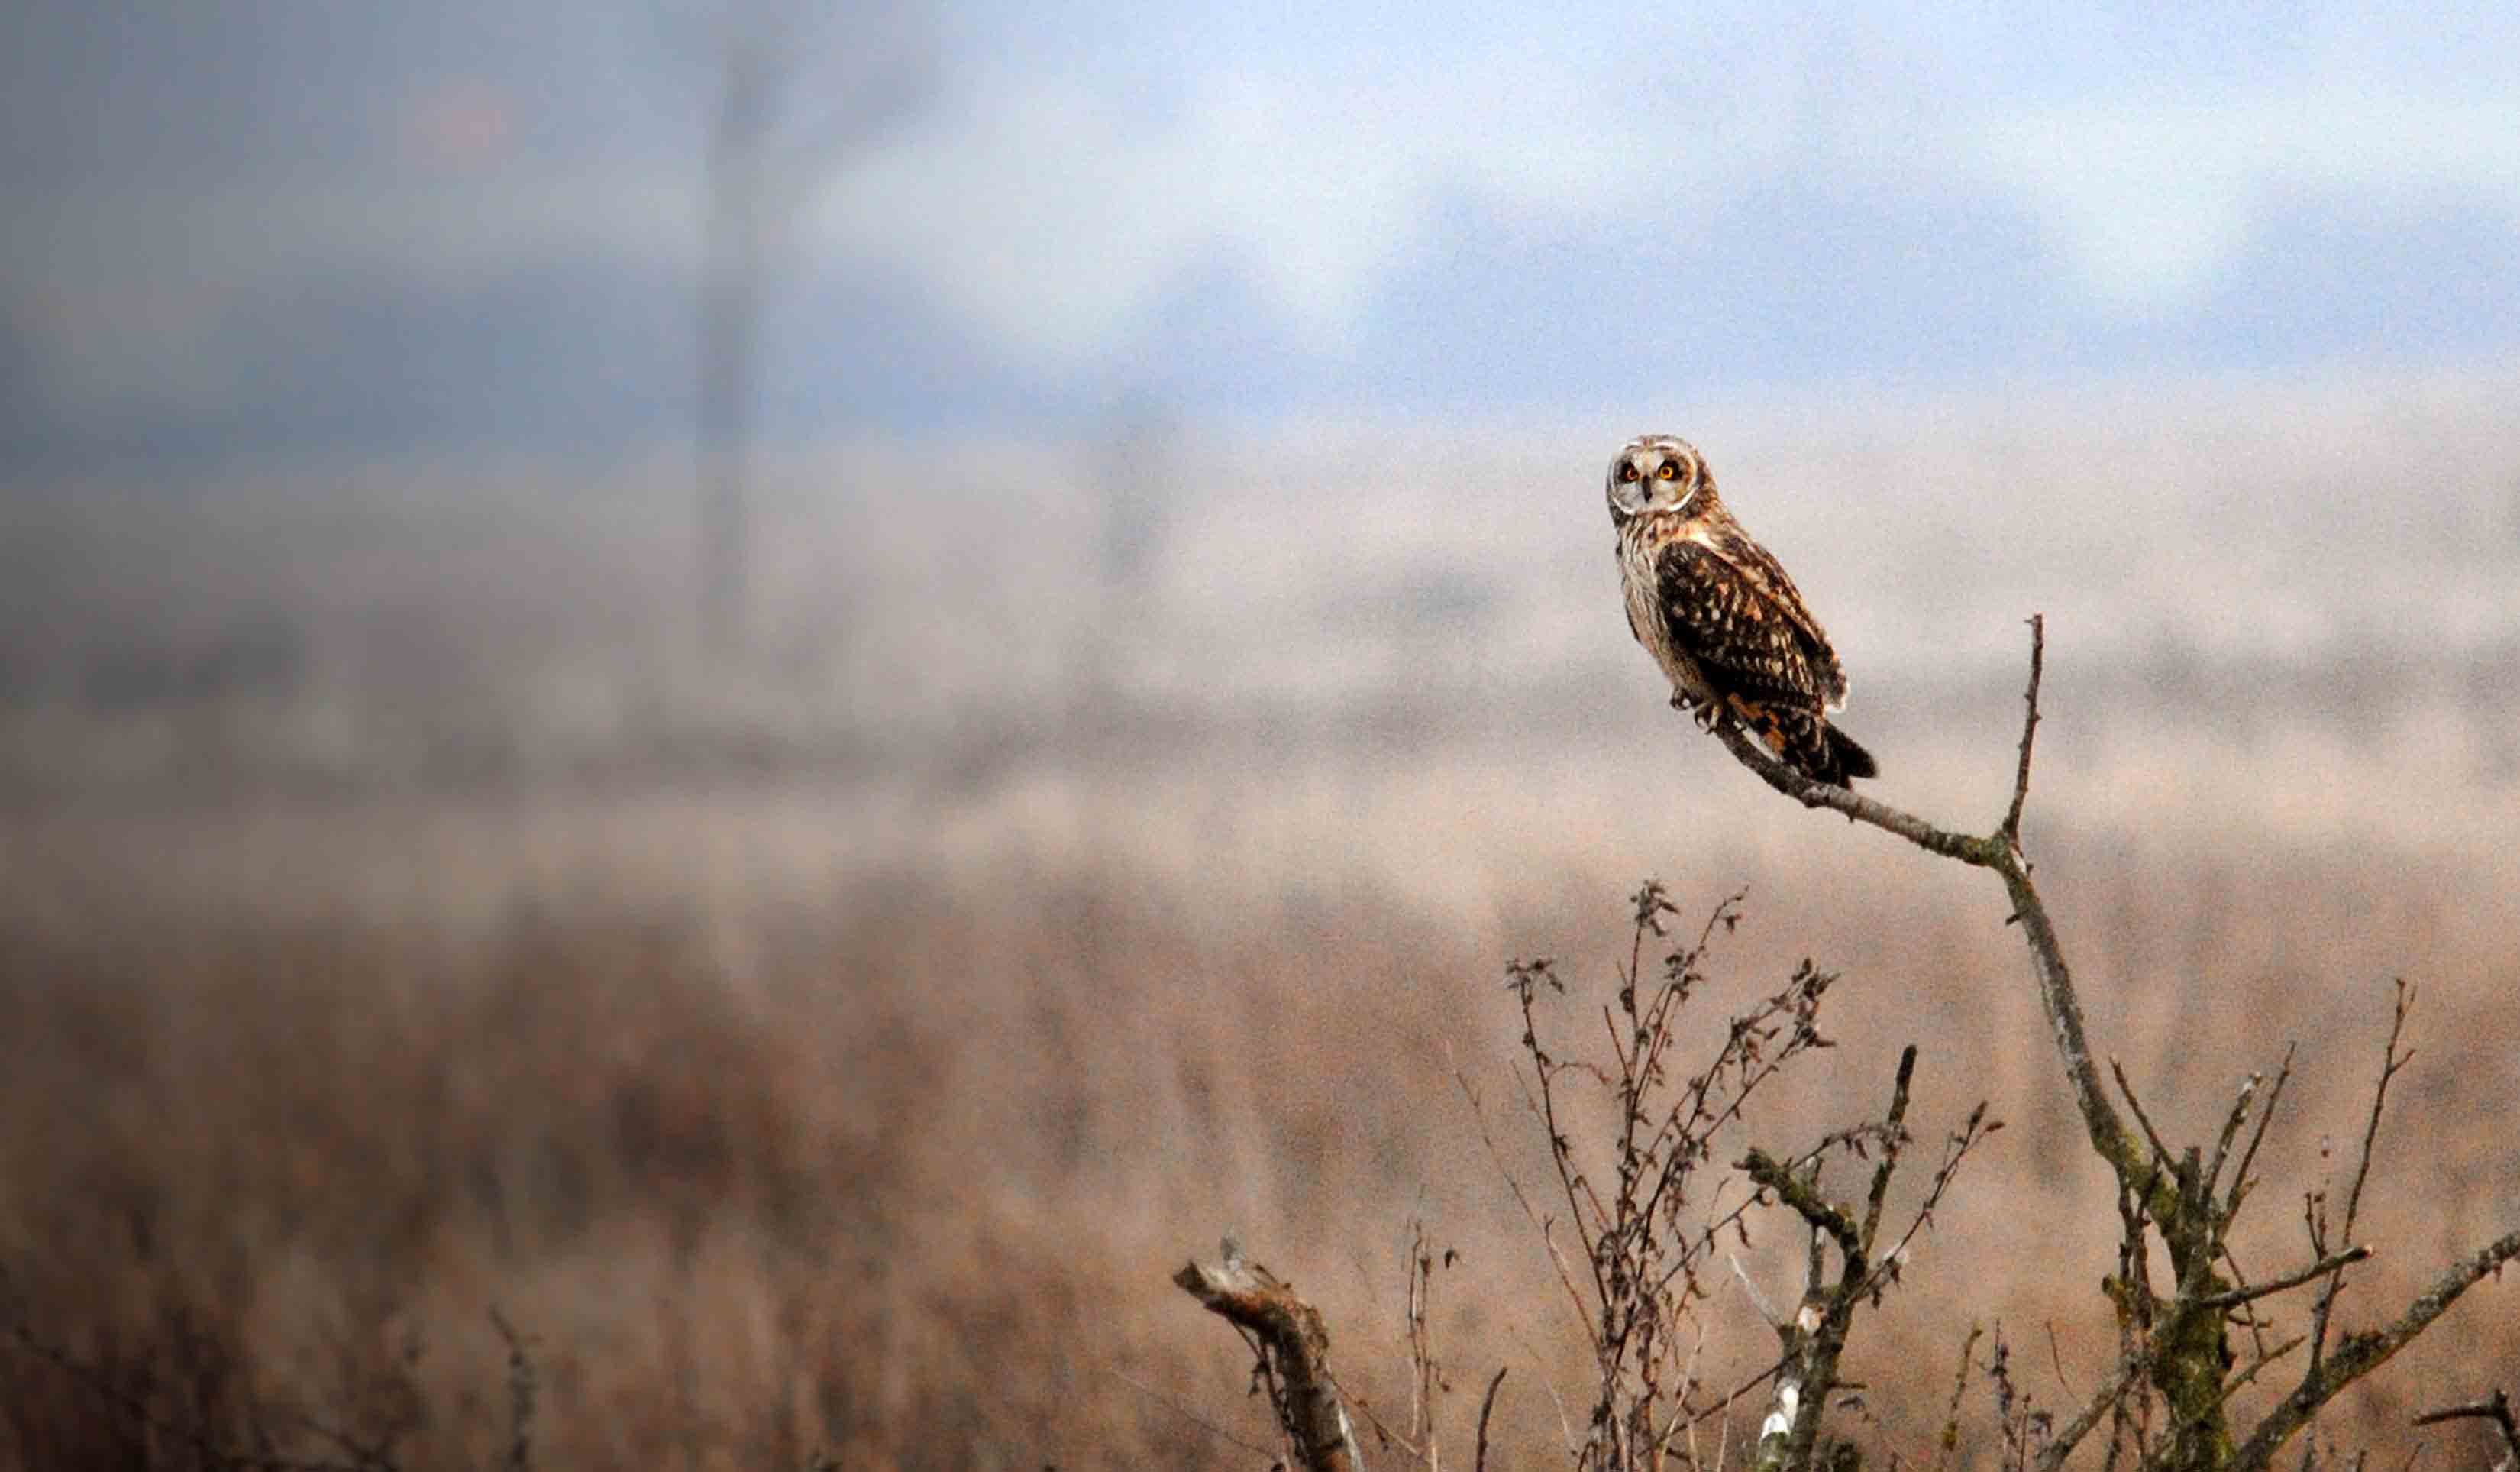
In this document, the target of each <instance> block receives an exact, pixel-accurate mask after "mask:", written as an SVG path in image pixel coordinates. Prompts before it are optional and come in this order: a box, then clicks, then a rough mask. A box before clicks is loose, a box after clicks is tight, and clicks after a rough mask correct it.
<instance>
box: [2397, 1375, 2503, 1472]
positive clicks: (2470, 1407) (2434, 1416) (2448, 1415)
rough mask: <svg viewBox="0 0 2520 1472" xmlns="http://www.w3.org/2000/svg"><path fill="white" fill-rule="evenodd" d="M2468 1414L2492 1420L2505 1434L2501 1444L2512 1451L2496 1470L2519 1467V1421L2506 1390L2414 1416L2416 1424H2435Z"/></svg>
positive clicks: (2464, 1416)
mask: <svg viewBox="0 0 2520 1472" xmlns="http://www.w3.org/2000/svg"><path fill="white" fill-rule="evenodd" d="M2469 1417H2475V1418H2478V1419H2483V1420H2489V1421H2492V1422H2493V1423H2494V1424H2495V1426H2496V1428H2497V1429H2498V1430H2499V1431H2500V1432H2501V1433H2502V1445H2503V1446H2504V1447H2505V1448H2507V1449H2509V1450H2510V1452H2511V1454H2510V1455H2509V1456H2507V1457H2504V1458H2503V1459H2502V1460H2500V1461H2498V1462H2497V1463H2496V1464H2495V1472H2504V1469H2505V1468H2520V1423H2515V1422H2514V1421H2513V1420H2512V1417H2511V1397H2510V1395H2509V1394H2508V1393H2507V1392H2505V1391H2502V1390H2499V1389H2498V1390H2496V1391H2495V1392H2494V1394H2493V1396H2492V1397H2490V1398H2489V1399H2487V1400H2483V1401H2470V1402H2467V1403H2463V1404H2459V1405H2445V1406H2443V1407H2442V1408H2441V1409H2439V1410H2428V1411H2425V1412H2424V1413H2423V1414H2422V1415H2419V1416H2417V1417H2415V1422H2414V1423H2415V1424H2416V1425H2418V1426H2434V1425H2438V1424H2440V1423H2441V1422H2443V1421H2455V1420H2462V1419H2466V1418H2469Z"/></svg>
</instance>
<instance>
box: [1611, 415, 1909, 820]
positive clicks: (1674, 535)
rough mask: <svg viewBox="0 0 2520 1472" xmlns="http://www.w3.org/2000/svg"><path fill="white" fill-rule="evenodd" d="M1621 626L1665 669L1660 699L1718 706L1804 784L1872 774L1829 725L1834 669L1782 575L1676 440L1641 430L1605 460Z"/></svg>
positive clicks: (1815, 626)
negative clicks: (1624, 609) (1665, 690)
mask: <svg viewBox="0 0 2520 1472" xmlns="http://www.w3.org/2000/svg"><path fill="white" fill-rule="evenodd" d="M1603 490H1604V491H1605V493H1606V494H1607V495H1608V497H1609V501H1610V525H1611V526H1612V527H1613V528H1615V529H1617V531H1618V534H1619V580H1620V581H1621V582H1622V583H1623V584H1624V585H1625V587H1626V591H1627V601H1628V629H1629V631H1630V632H1632V633H1634V634H1635V635H1636V636H1637V642H1638V643H1640V644H1642V645H1643V646H1644V647H1645V652H1646V653H1648V654H1650V655H1652V656H1653V657H1654V663H1655V664H1657V665H1659V666H1661V667H1662V672H1663V673H1664V674H1666V675H1668V676H1670V678H1671V703H1672V705H1673V706H1674V707H1676V708H1678V709H1681V710H1685V711H1691V712H1693V713H1695V714H1696V716H1697V721H1698V724H1699V725H1701V726H1704V727H1707V728H1708V729H1712V728H1713V727H1714V724H1715V722H1716V721H1717V720H1718V719H1720V718H1722V717H1723V716H1726V715H1730V716H1732V717H1733V718H1734V719H1735V720H1737V721H1739V722H1740V724H1741V726H1742V728H1743V729H1744V730H1747V731H1749V732H1750V733H1752V734H1753V735H1755V736H1757V737H1758V738H1759V739H1760V740H1761V741H1763V742H1765V743H1766V744H1767V746H1768V749H1769V750H1770V751H1773V752H1775V753H1776V754H1777V756H1778V758H1779V759H1782V760H1783V761H1784V762H1785V763H1786V764H1787V765H1789V766H1791V767H1793V768H1794V769H1795V770H1796V771H1799V772H1801V773H1802V774H1803V775H1804V776H1806V777H1809V778H1811V779H1812V780H1813V781H1816V782H1828V783H1833V784H1835V785H1836V786H1839V787H1844V786H1846V785H1847V784H1848V782H1849V781H1850V780H1852V779H1853V778H1856V777H1870V776H1874V775H1876V774H1877V772H1878V768H1877V767H1875V766H1874V765H1873V761H1872V754H1871V753H1869V752H1867V751H1866V750H1865V749H1864V748H1862V747H1860V746H1858V745H1856V744H1855V739H1854V738H1853V737H1851V736H1849V735H1847V734H1846V733H1845V732H1844V731H1841V730H1839V729H1838V728H1837V727H1835V726H1833V725H1831V724H1829V721H1828V713H1829V712H1830V711H1833V710H1835V709H1837V708H1838V707H1840V706H1842V705H1844V704H1846V671H1845V669H1844V668H1842V667H1839V665H1838V663H1837V651H1835V650H1833V649H1831V648H1829V645H1828V635H1827V634H1826V633H1824V632H1823V631H1822V629H1821V626H1820V621H1819V620H1818V619H1815V618H1813V617H1812V614H1811V610H1810V609H1808V608H1805V607H1804V606H1803V597H1802V594H1801V593H1799V592H1796V591H1795V590H1794V580H1793V579H1792V578H1790V577H1787V576H1786V575H1785V570H1784V569H1783V568H1780V567H1778V566H1777V560H1776V559H1775V558H1774V557H1771V556H1769V555H1768V549H1767V548H1765V547H1762V546H1760V545H1759V544H1758V543H1757V542H1755V541H1753V540H1751V539H1750V533H1749V532H1747V531H1744V530H1743V529H1741V524H1740V523H1739V522H1736V521H1734V520H1733V513H1732V512H1731V511H1730V510H1728V509H1727V508H1726V507H1725V505H1724V502H1723V499H1722V498H1721V497H1719V496H1718V495H1717V494H1716V493H1715V475H1714V473H1713V472H1712V471H1709V470H1708V469H1707V468H1706V461H1705V459H1704V458H1703V457H1702V456H1700V455H1699V454H1698V453H1697V449H1696V447H1695V446H1693V445H1691V444H1690V443H1689V442H1688V440H1686V439H1680V438H1676V437H1672V436H1669V435H1646V436H1643V437H1639V438H1636V439H1631V440H1629V441H1628V442H1627V444H1626V445H1625V446H1623V447H1622V448H1621V449H1620V450H1619V453H1618V454H1617V455H1616V456H1615V457H1613V458H1612V459H1611V461H1610V475H1609V480H1608V482H1607V483H1606V484H1605V485H1604V486H1603Z"/></svg>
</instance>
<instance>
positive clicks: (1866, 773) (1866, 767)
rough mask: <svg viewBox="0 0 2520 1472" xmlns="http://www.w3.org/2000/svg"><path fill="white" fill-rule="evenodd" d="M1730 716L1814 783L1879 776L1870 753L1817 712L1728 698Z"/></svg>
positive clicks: (1833, 783)
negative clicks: (1730, 708)
mask: <svg viewBox="0 0 2520 1472" xmlns="http://www.w3.org/2000/svg"><path fill="white" fill-rule="evenodd" d="M1730 704H1731V706H1732V710H1733V715H1734V716H1736V717H1737V718H1739V720H1740V721H1741V722H1742V724H1744V725H1746V726H1747V727H1749V729H1750V730H1751V732H1752V733H1753V734H1755V735H1756V736H1758V737H1759V739H1760V740H1762V741H1764V742H1766V743H1767V746H1768V750H1770V751H1772V752H1774V753H1776V754H1777V756H1778V758H1779V759H1782V760H1783V761H1784V763H1785V764H1786V765H1788V766H1790V767H1792V768H1793V769H1794V770H1796V771H1798V772H1801V773H1802V774H1803V775H1804V776H1806V777H1809V778H1811V779H1812V780H1813V781H1815V782H1826V783H1828V784H1829V785H1831V786H1833V787H1844V786H1846V785H1847V784H1849V783H1851V782H1853V781H1854V780H1855V779H1856V778H1858V777H1873V776H1878V775H1880V772H1881V768H1880V767H1879V766H1878V765H1876V764H1875V763H1874V762H1873V760H1872V754H1871V753H1870V752H1868V751H1866V750H1865V749H1864V748H1863V747H1861V746H1859V745H1857V744H1856V740H1855V738H1854V737H1852V736H1849V735H1847V734H1846V733H1845V732H1844V731H1841V730H1839V729H1838V728H1837V727H1835V726H1833V725H1831V724H1829V723H1828V721H1827V720H1826V719H1825V718H1823V716H1822V715H1821V713H1819V712H1817V711H1811V710H1797V709H1795V708H1792V707H1788V706H1779V705H1770V704H1767V703H1765V702H1761V701H1754V700H1750V699H1747V698H1745V697H1742V696H1738V695H1735V696H1733V697H1732V698H1731V701H1730Z"/></svg>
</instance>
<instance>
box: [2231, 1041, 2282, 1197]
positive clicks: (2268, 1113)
mask: <svg viewBox="0 0 2520 1472" xmlns="http://www.w3.org/2000/svg"><path fill="white" fill-rule="evenodd" d="M2300 1047H2301V1044H2300V1043H2298V1042H2287V1043H2285V1044H2284V1055H2283V1066H2282V1067H2280V1068H2278V1069H2276V1070H2275V1081H2274V1086H2273V1088H2270V1089H2268V1090H2267V1103H2266V1107H2265V1108H2264V1109H2261V1110H2259V1111H2258V1127H2257V1128H2255V1129H2252V1130H2250V1131H2249V1148H2248V1149H2246V1150H2243V1151H2241V1152H2240V1168H2239V1169H2238V1170H2237V1171H2234V1172H2233V1173H2231V1184H2230V1186H2229V1187H2228V1189H2227V1190H2226V1191H2225V1192H2224V1195H2223V1216H2224V1219H2226V1220H2228V1219H2230V1218H2231V1217H2233V1216H2235V1215H2237V1214H2238V1212H2239V1210H2240V1202H2241V1201H2242V1200H2243V1199H2245V1198H2246V1197H2247V1196H2248V1194H2249V1167H2250V1166H2252V1165H2254V1164H2256V1162H2257V1159H2258V1146H2259V1144H2260V1143H2261V1142H2262V1141H2264V1140H2265V1139H2266V1137H2267V1126H2268V1125H2270V1124H2272V1123H2273V1121H2274V1117H2275V1104H2276V1103H2277V1102H2278V1101H2279V1100H2281V1099H2282V1098H2283V1091H2284V1085H2285V1084H2286V1083H2289V1082H2291V1081H2292V1055H2293V1054H2294V1053H2295V1052H2296V1051H2298V1050H2299V1049H2300Z"/></svg>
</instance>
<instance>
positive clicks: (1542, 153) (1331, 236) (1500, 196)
mask: <svg viewBox="0 0 2520 1472" xmlns="http://www.w3.org/2000/svg"><path fill="white" fill-rule="evenodd" d="M1593 80H1594V79H1593V78H1592V77H1590V76H1589V75H1587V74H1585V73H1583V72H1573V71H1570V72H1566V73H1562V74H1560V75H1559V76H1558V77H1557V78H1556V79H1555V80H1546V79H1543V78H1542V77H1541V76H1539V75H1536V74H1535V73H1533V72H1532V71H1531V70H1530V69H1528V67H1527V66H1526V67H1522V68H1517V67H1515V66H1514V65H1513V64H1512V63H1511V61H1510V60H1509V59H1502V58H1501V59H1496V60H1493V61H1490V62H1487V63H1483V64H1480V65H1477V66H1461V65H1457V66H1452V67H1447V68H1440V69H1426V70H1425V71H1424V72H1423V73H1421V74H1418V75H1415V76H1410V77H1405V78H1394V79H1391V80H1387V81H1382V82H1379V83H1372V84H1364V85H1339V84H1334V83H1333V82H1331V81H1330V80H1329V79H1327V78H1323V77H1319V76H1314V75H1300V74H1282V75H1271V76H1263V75H1256V74H1237V75H1229V76H1226V77H1223V78H1219V79H1217V80H1215V81H1213V82H1210V83H1207V84H1203V85H1201V86H1200V87H1198V88H1197V89H1196V90H1195V91H1194V92H1193V93H1192V94H1191V96H1190V97H1189V98H1188V99H1187V100H1186V101H1185V102H1183V103H1182V104H1181V105H1180V106H1179V107H1178V108H1177V109H1175V110H1173V111H1172V113H1171V115H1169V116H1163V117H1156V116H1150V115H1148V113H1147V110H1144V109H1137V110H1133V109H1132V108H1131V107H1130V106H1128V105H1126V104H1124V103H1121V102H1119V101H1115V100H1114V99H1112V98H1110V97H1108V96H1106V95H1103V94H1101V93H1098V92H1096V91H1094V90H1092V89H1090V88H1089V87H1087V86H1085V85H1083V84H1081V83H1079V82H1076V81H1073V80H1068V81H1053V80H1027V81H1014V82H1010V83H1009V84H1008V85H1007V86H1005V87H1002V88H990V89H988V93H989V98H990V101H989V104H988V106H986V107H985V108H981V109H975V110H972V111H970V112H967V113H965V114H962V115H959V116H955V117H952V118H949V119H944V120H942V123H941V125H940V126H937V127H934V128H931V129H930V130H928V131H926V132H924V133H922V134H921V135H919V136H916V137H911V138H905V139H903V140H901V141H900V142H898V143H897V144H896V145H895V146H893V147H892V148H890V149H889V150H887V151H886V152H885V153H883V154H882V155H880V156H877V157H876V158H873V159H870V160H867V161H864V162H863V163H861V164H860V165H858V166H856V167H853V168H852V169H850V170H849V172H848V174H847V175H846V177H845V178H843V179H842V180H841V181H839V182H838V183H837V184H836V185H835V186H834V187H833V189H832V192H831V194H830V195H829V196H828V198H827V201H826V204H825V205H824V207H822V208H821V210H820V211H819V234H820V240H821V244H822V247H823V249H825V250H828V251H830V252H832V253H838V254H841V255H845V256H848V257H851V258H855V259H858V260H873V261H877V262H880V263H882V264H883V265H885V266H886V267H887V268H889V269H892V270H894V271H896V272H898V273H900V274H902V275H903V276H905V277H907V278H908V279H911V280H913V281H916V282H919V283H920V284H921V285H922V288H923V289H924V290H925V291H926V292H928V293H929V294H931V295H932V297H933V298H934V299H936V301H937V302H938V303H939V304H940V305H942V306H944V307H945V308H946V309H947V310H949V311H951V312H953V313H954V314H956V315H959V316H962V317H965V318H966V319H967V320H968V321H970V322H971V323H972V324H973V325H974V326H975V327H976V328H977V329H978V331H979V334H980V335H981V336H983V337H985V338H987V339H989V340H992V341H995V342H997V343H999V344H1001V345H1004V346H1005V347H1006V348H1007V349H1008V350H1010V351H1011V352H1012V353H1014V354H1016V355H1018V356H1020V357H1022V358H1025V359H1028V360H1031V361H1033V362H1035V363H1037V364H1039V365H1042V366H1048V367H1065V366H1073V365H1075V364H1078V363H1081V362H1084V361H1087V360H1090V359H1092V358H1094V357H1095V356H1096V355H1097V354H1099V353H1101V352H1102V351H1103V350H1105V349H1107V348H1108V347H1109V346H1110V345H1112V344H1113V343H1114V341H1115V340H1118V339H1121V338H1124V337H1125V336H1126V335H1127V334H1128V333H1129V332H1130V331H1131V330H1132V329H1133V328H1134V327H1135V326H1137V325H1138V324H1139V323H1141V322H1142V321H1143V319H1144V317H1145V316H1146V314H1147V313H1148V312H1149V311H1150V310H1151V309H1152V308H1153V306H1154V305H1155V304H1156V303H1157V302H1158V301H1159V300H1160V299H1162V297H1163V296H1164V294H1165V293H1166V292H1168V291H1169V290H1171V289H1173V288H1174V287H1176V286H1177V285H1178V284H1179V283H1181V282H1182V281H1184V280H1185V279H1186V278H1188V277H1189V276H1190V275H1192V273H1193V272H1194V271H1196V270H1197V269H1199V268H1200V267H1202V266H1208V265H1212V264H1214V263H1216V262H1218V261H1223V262H1226V263H1228V264H1230V265H1232V266H1233V267H1235V268H1237V269H1238V270H1240V271H1242V272H1244V273H1245V274H1247V275H1248V277H1249V278H1250V279H1251V280H1252V281H1253V282H1254V283H1255V285H1256V286H1257V288H1258V292H1259V295H1260V296H1261V298H1262V299H1263V300H1265V301H1266V302H1268V303H1269V304H1270V305H1271V306H1272V307H1274V309H1276V310H1277V311H1279V312H1281V313H1283V317H1284V319H1285V324H1286V325H1287V326H1288V327H1290V328H1292V329H1293V330H1294V331H1295V332H1296V333H1297V335H1298V336H1299V337H1300V338H1301V339H1302V340H1303V341H1304V342H1305V343H1307V344H1308V345H1310V346H1312V347H1313V348H1315V349H1317V350H1321V351H1328V352H1335V351H1337V350H1338V349H1339V348H1340V347H1341V346H1343V345H1345V344H1346V343H1347V342H1348V339H1349V334H1350V333H1351V331H1352V329H1353V328H1354V327H1355V325H1356V323H1357V321H1358V319H1359V318H1360V317H1361V316H1362V314H1363V313H1364V311H1365V310H1366V308H1367V306H1368V304H1369V302H1370V299H1371V298H1372V296H1373V292H1374V290H1375V289H1376V288H1377V287H1378V286H1379V285H1381V284H1382V283H1383V282H1384V281H1385V280H1387V279H1388V278H1389V277H1390V276H1391V275H1393V274H1394V273H1396V272H1397V271H1399V270H1400V269H1402V268H1403V267H1404V266H1406V265H1407V264H1409V263H1410V261H1411V260H1412V258H1413V256H1414V255H1415V254H1416V253H1419V252H1422V251H1423V250H1426V249H1428V248H1429V247H1430V246H1431V245H1433V244H1435V241H1434V236H1435V233H1436V231H1437V229H1438V217H1439V215H1440V213H1441V211H1442V209H1443V208H1444V207H1445V206H1446V205H1447V204H1448V203H1449V202H1451V201H1453V200H1456V199H1468V200H1471V201H1473V202H1475V203H1476V204H1478V205H1480V206H1481V207H1485V208H1487V209H1489V210H1491V211H1494V212H1496V213H1497V214H1499V215H1501V216H1503V217H1506V218H1509V219H1510V218H1516V217H1523V218H1545V219H1548V220H1551V221H1553V222H1558V223H1564V222H1568V221H1575V222H1582V221H1587V220H1591V221H1604V222H1606V221H1608V220H1612V219H1636V218H1639V217H1643V216H1650V217H1651V218H1653V219H1655V220H1657V221H1662V222H1668V223H1671V224H1672V225H1673V226H1674V227H1675V228H1678V229H1686V228H1688V226H1687V219H1686V213H1687V211H1686V209H1685V208H1684V207H1683V203H1684V202H1685V201H1686V200H1687V199H1688V196H1690V195H1691V194H1692V193H1702V192H1704V191H1707V190H1723V189H1732V188H1737V187H1739V186H1740V185H1741V184H1742V183H1743V182H1745V181H1747V180H1749V179H1751V178H1753V177H1755V176H1756V174H1757V172H1758V171H1759V169H1760V167H1761V166H1762V165H1763V164H1765V163H1767V162H1771V161H1774V160H1775V159H1777V158H1778V157H1779V156H1780V155H1781V152H1782V148H1781V142H1782V140H1780V139H1778V138H1777V137H1774V136H1765V135H1762V134H1761V133H1759V132H1758V131H1756V130H1754V129H1746V128H1734V129H1731V130H1729V131H1726V130H1719V129H1717V128H1715V127H1714V126H1712V125H1711V121H1710V120H1709V119H1707V118H1705V117H1698V118H1694V119H1692V118H1691V117H1690V116H1688V115H1687V114H1686V113H1682V114H1679V115H1673V114H1671V113H1668V112H1664V111H1655V112H1652V113H1641V112H1638V111H1623V110H1621V109H1618V108H1604V107H1602V106H1600V105H1599V99H1598V90H1597V88H1596V87H1595V86H1594V85H1593V84H1592V83H1593Z"/></svg>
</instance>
